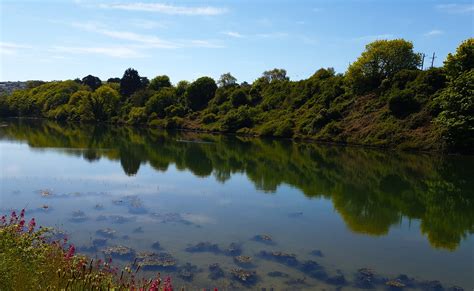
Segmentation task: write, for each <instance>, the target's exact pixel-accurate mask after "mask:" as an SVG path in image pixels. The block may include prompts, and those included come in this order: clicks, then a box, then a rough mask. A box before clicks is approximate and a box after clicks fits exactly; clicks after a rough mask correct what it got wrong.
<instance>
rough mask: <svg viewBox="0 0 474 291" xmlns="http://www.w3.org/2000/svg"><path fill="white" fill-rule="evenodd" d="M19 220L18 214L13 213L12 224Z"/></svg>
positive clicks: (11, 216)
mask: <svg viewBox="0 0 474 291" xmlns="http://www.w3.org/2000/svg"><path fill="white" fill-rule="evenodd" d="M17 220H18V216H16V212H15V211H12V214H11V215H10V224H13V223H14V222H16V221H17Z"/></svg>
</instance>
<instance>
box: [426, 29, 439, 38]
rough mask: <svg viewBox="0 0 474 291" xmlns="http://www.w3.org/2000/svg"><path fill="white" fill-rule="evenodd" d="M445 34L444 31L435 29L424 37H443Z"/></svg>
mask: <svg viewBox="0 0 474 291" xmlns="http://www.w3.org/2000/svg"><path fill="white" fill-rule="evenodd" d="M443 33H444V31H442V30H438V29H433V30H431V31H428V32H427V33H425V34H423V35H424V36H426V37H433V36H438V35H441V34H443Z"/></svg>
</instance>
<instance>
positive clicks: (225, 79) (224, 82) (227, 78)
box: [217, 73, 237, 87]
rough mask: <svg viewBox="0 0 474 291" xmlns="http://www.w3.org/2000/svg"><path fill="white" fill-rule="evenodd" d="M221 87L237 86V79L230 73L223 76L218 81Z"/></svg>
mask: <svg viewBox="0 0 474 291" xmlns="http://www.w3.org/2000/svg"><path fill="white" fill-rule="evenodd" d="M217 84H218V85H219V87H227V86H233V85H235V84H237V79H236V78H235V77H234V76H232V75H231V74H230V73H225V74H222V75H221V77H220V78H219V80H218V81H217Z"/></svg>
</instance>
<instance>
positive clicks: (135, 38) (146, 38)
mask: <svg viewBox="0 0 474 291" xmlns="http://www.w3.org/2000/svg"><path fill="white" fill-rule="evenodd" d="M72 25H73V26H74V27H77V28H80V29H84V30H87V31H91V32H95V33H98V34H102V35H105V36H108V37H111V38H115V39H119V40H125V41H130V42H132V43H131V44H130V45H129V46H128V48H129V47H132V48H134V49H153V48H161V49H178V48H189V47H194V48H223V47H224V46H223V45H221V44H219V43H216V42H215V41H211V40H201V39H181V40H164V39H161V38H159V37H157V36H154V35H147V34H139V33H135V32H130V31H119V30H112V29H108V28H105V27H103V26H102V25H100V24H96V23H73V24H72Z"/></svg>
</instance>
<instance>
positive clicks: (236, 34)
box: [223, 31, 244, 38]
mask: <svg viewBox="0 0 474 291" xmlns="http://www.w3.org/2000/svg"><path fill="white" fill-rule="evenodd" d="M223 34H225V35H227V36H230V37H236V38H243V37H244V35H242V34H240V33H238V32H236V31H224V32H223Z"/></svg>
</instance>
